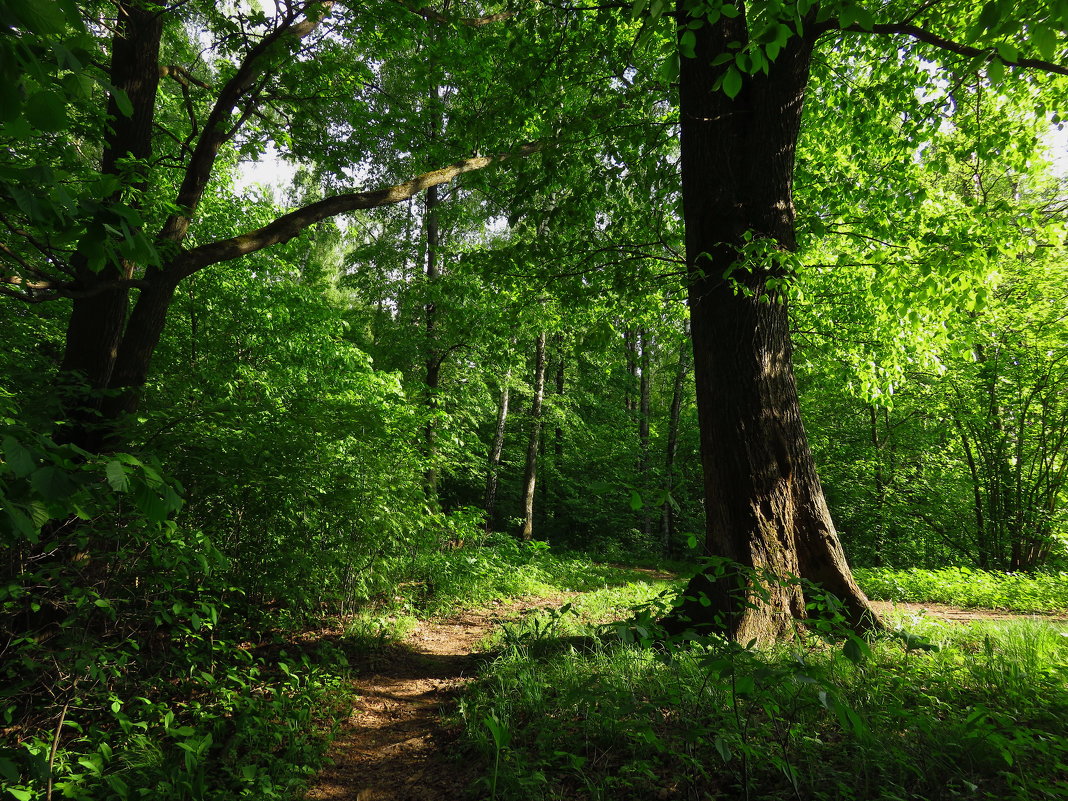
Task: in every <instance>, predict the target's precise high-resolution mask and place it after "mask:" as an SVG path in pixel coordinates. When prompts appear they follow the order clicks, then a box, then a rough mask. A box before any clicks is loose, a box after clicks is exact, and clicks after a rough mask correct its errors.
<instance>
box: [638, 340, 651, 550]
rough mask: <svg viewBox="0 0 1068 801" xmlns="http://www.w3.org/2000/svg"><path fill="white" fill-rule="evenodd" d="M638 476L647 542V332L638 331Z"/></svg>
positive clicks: (648, 388) (648, 526) (648, 379)
mask: <svg viewBox="0 0 1068 801" xmlns="http://www.w3.org/2000/svg"><path fill="white" fill-rule="evenodd" d="M637 339H638V362H639V372H640V375H639V377H638V476H639V481H640V483H641V488H642V496H643V498H642V501H643V502H642V517H641V525H642V537H643V538H644V540H645V541H647V540H649V538H650V537H652V534H653V514H652V507H650V505H649V503H648V497H646V496H648V493H649V489H650V482H649V393H650V375H649V363H650V358H649V332H648V331H646V330H645V329H644V328H639V329H638V337H637Z"/></svg>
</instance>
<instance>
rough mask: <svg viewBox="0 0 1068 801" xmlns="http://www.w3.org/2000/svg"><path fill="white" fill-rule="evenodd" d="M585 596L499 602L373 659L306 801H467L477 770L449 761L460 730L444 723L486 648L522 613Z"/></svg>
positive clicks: (418, 632) (430, 625) (431, 625)
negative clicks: (456, 800) (462, 799)
mask: <svg viewBox="0 0 1068 801" xmlns="http://www.w3.org/2000/svg"><path fill="white" fill-rule="evenodd" d="M580 594H581V593H577V592H572V593H559V594H558V595H554V596H550V597H539V598H524V599H518V600H514V601H510V602H502V601H497V602H495V603H491V604H490V605H488V606H486V607H484V608H481V609H475V610H470V611H465V612H463V613H461V614H459V615H456V616H455V617H451V618H448V619H444V620H429V621H420V622H419V624H418V626H417V627H416V628H415V630H414V631H412V632H411V633H410V634H409V635H408V636H407V638H406V639H405V642H404V643H402V644H400V645H394V646H387V647H386V648H384V649H382V650H381V651H380V652H378V653H376V654H374V655H373V656H372V657H371V658H370V659H369V661H368V663H367V664H366V665H364V666H361V668H362V669H360V670H358V671H357V672H358V674H359V675H358V676H357V678H356V679H355V680H354V691H355V693H356V702H355V704H354V706H353V708H352V712H351V713H350V714H349V716H348V718H347V719H346V720H345V721H343V723H342V727H341V731H340V733H339V735H338V736H337V738H336V739H335V740H334V742H333V744H332V745H331V747H330V749H329V751H328V753H327V757H328V764H327V766H326V767H325V768H324V769H323V770H322V771H320V773H319V775H318V776H317V777H316V778H315V779H314V781H313V782H312V783H311V786H310V788H309V790H308V792H307V795H306V798H307V799H308V801H342V800H343V801H431V800H433V801H439V799H445V798H460V797H462V796H463V795H464V794H465V793H466V791H467V788H468V787H469V786H470V784H471V782H472V781H473V780H474V779H475V778H476V777H475V775H474V773H473V771H472V768H473V765H471V764H468V765H464V764H462V763H460V762H458V761H457V759H456V758H455V756H453V755H451V751H452V749H450V748H449V745H450V744H451V743H453V742H455V741H456V739H457V738H458V737H459V734H460V730H459V728H458V727H449V726H447V725H446V724H445V722H444V721H443V716H442V711H443V710H444V709H446V708H447V707H449V706H451V705H452V704H454V703H455V701H456V698H457V697H458V695H459V694H460V691H461V690H462V688H463V686H464V685H465V684H467V682H469V681H470V680H471V679H473V678H474V677H475V676H476V675H477V672H478V666H479V663H480V660H481V659H483V658H485V656H486V654H485V652H484V651H482V650H480V648H479V643H481V642H482V641H484V640H485V639H486V638H487V637H488V636H489V635H490V634H491V633H492V632H493V630H494V629H495V628H496V627H497V626H499V625H500V624H501V623H505V622H507V621H509V620H515V619H517V618H519V617H521V616H522V615H523V613H524V612H527V611H530V610H533V609H540V608H544V607H546V606H549V607H557V606H560V605H562V604H565V603H567V602H568V600H570V599H571V598H573V597H575V596H577V595H580Z"/></svg>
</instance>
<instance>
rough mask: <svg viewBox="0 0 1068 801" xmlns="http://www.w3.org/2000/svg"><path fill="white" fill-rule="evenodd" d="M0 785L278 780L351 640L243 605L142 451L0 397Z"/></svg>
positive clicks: (91, 794) (205, 786)
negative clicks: (306, 639)
mask: <svg viewBox="0 0 1068 801" xmlns="http://www.w3.org/2000/svg"><path fill="white" fill-rule="evenodd" d="M0 417H2V420H0V423H2V431H0V442H2V459H0V504H2V506H0V508H2V511H0V541H2V543H3V545H4V553H5V559H4V562H3V563H2V564H0V569H2V573H0V640H2V643H3V651H4V655H3V660H2V662H0V726H2V732H3V733H2V739H0V796H3V797H4V798H12V799H17V801H31V799H45V798H75V799H87V800H88V799H103V798H109V799H110V798H114V799H136V798H152V799H175V800H176V801H177V799H201V798H209V797H210V798H212V799H226V798H238V797H255V798H287V797H289V796H290V795H291V793H292V791H293V790H294V788H296V787H298V786H300V784H301V783H302V782H303V780H304V778H305V776H306V774H307V772H308V771H309V770H310V769H311V766H312V765H314V764H315V763H316V761H317V759H318V757H319V753H320V750H321V745H322V744H321V743H320V742H318V741H317V736H318V735H316V734H315V733H314V732H315V731H316V730H318V729H319V728H320V727H317V726H313V725H311V724H312V719H313V717H315V716H317V715H320V714H321V708H322V706H323V697H324V694H325V693H327V692H328V691H335V690H337V689H338V688H339V685H340V673H341V669H342V667H343V658H342V657H340V655H338V654H336V653H331V652H329V651H326V652H323V653H321V654H319V655H318V656H317V657H316V659H314V660H312V659H310V658H309V655H308V654H295V655H292V656H290V655H287V654H286V652H285V651H284V650H281V649H280V646H278V645H277V644H272V638H270V637H265V636H264V635H261V634H259V633H258V632H251V631H249V630H248V629H247V627H245V626H243V625H242V623H241V621H242V619H243V618H244V617H245V613H246V612H247V609H246V607H245V601H244V598H243V596H242V595H241V593H239V592H238V591H236V590H234V589H232V588H231V587H229V586H228V584H227V583H225V582H224V581H223V580H222V579H221V576H222V574H223V568H224V567H225V564H224V559H223V558H222V556H221V555H220V554H219V552H218V551H217V550H216V549H215V548H214V547H213V545H212V543H211V542H210V541H209V540H208V538H207V537H206V536H204V535H203V534H202V533H200V532H198V531H195V530H186V529H182V528H180V527H179V526H178V525H177V524H176V523H175V522H174V520H173V519H172V518H173V515H174V513H175V512H176V511H177V509H178V508H179V506H180V505H181V496H180V490H181V488H180V487H179V486H177V485H176V484H175V483H174V482H172V481H170V480H169V479H167V478H166V477H165V476H164V475H163V474H162V473H161V472H160V471H159V470H158V468H157V467H156V466H155V465H154V464H153V463H151V462H150V461H148V460H144V459H140V458H137V457H135V456H132V455H129V454H115V455H111V456H107V457H101V456H94V455H91V454H89V453H86V452H84V451H81V450H79V449H78V448H76V447H74V446H70V445H64V446H59V445H56V444H55V443H54V442H53V441H52V440H51V439H49V438H48V437H47V436H44V435H42V434H40V433H38V432H35V431H33V430H31V429H29V428H28V427H27V426H25V425H24V424H22V423H21V422H20V420H19V418H18V416H17V414H16V412H15V410H14V409H13V408H12V407H10V406H7V407H5V409H4V410H3V411H2V412H0Z"/></svg>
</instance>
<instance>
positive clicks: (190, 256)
mask: <svg viewBox="0 0 1068 801" xmlns="http://www.w3.org/2000/svg"><path fill="white" fill-rule="evenodd" d="M543 147H544V146H543V145H542V144H540V143H537V142H534V143H531V144H527V145H523V146H522V147H520V148H518V149H517V150H515V151H513V152H511V153H502V154H499V155H496V156H475V157H473V158H469V159H464V160H463V161H457V162H456V163H454V164H450V165H449V166H448V167H443V168H442V169H440V170H433V171H431V172H427V173H423V174H422V175H419V176H417V177H415V178H413V179H411V180H410V181H405V182H404V183H402V184H396V185H394V186H387V187H385V188H383V189H375V190H372V191H370V192H353V193H347V194H343V195H335V196H334V197H329V198H326V199H324V200H319V201H316V202H315V203H310V204H308V205H307V206H303V207H301V208H299V209H296V210H295V211H291V212H289V213H288V214H285V215H283V216H281V217H279V218H278V219H276V220H274V221H273V222H271V223H268V224H267V225H265V226H263V227H262V228H258V229H256V230H255V231H249V232H248V233H245V234H240V235H238V236H234V237H230V238H229V239H220V240H217V241H215V242H209V243H207V244H204V245H200V246H198V247H195V248H192V249H191V250H188V251H186V252H185V253H184V254H182V255H181V256H179V257H178V258H176V259H175V260H174V268H173V269H174V270H176V274H175V278H177V279H181V278H185V277H186V276H189V275H192V274H193V273H195V272H197V271H198V270H201V269H203V268H204V267H208V266H210V265H212V264H218V263H220V262H224V261H230V260H231V259H236V258H238V257H239V256H245V255H248V254H249V253H255V252H256V251H258V250H263V248H266V247H270V246H271V245H277V244H280V243H282V242H288V241H289V240H290V239H292V238H293V237H295V236H299V235H300V233H301V232H302V231H304V230H305V229H306V228H307V227H308V226H310V225H313V224H315V223H317V222H320V221H322V220H325V219H327V218H329V217H336V216H337V215H339V214H345V213H347V212H351V211H359V210H361V209H373V208H377V207H379V206H389V205H393V204H395V203H401V202H402V201H405V200H407V199H408V198H410V197H414V196H415V195H417V194H419V193H420V192H422V191H423V190H424V189H427V188H429V187H431V186H438V185H439V184H444V183H448V182H449V181H451V180H452V179H454V178H456V177H457V176H460V175H463V174H464V173H466V172H474V171H475V170H481V169H485V168H486V167H489V166H491V165H494V164H499V163H501V162H502V161H509V160H511V159H514V158H522V157H524V156H529V155H531V154H533V153H537V152H539V151H540V150H542V149H543Z"/></svg>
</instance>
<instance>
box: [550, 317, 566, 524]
mask: <svg viewBox="0 0 1068 801" xmlns="http://www.w3.org/2000/svg"><path fill="white" fill-rule="evenodd" d="M562 339H563V338H562V337H558V338H557V349H556V403H557V412H556V428H555V430H554V431H553V474H554V477H555V481H554V482H553V495H554V498H553V510H552V516H553V517H554V518H555V517H557V516H558V514H557V513H558V512H559V511H560V506H561V503H562V501H563V498H564V488H563V474H562V472H561V469H560V465H562V464H563V461H564V429H563V427H562V426H561V425H560V410H561V409H562V408H563V399H564V347H563V345H562V344H561V340H562Z"/></svg>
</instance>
